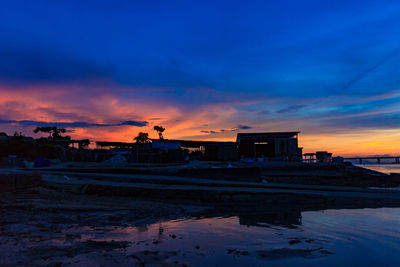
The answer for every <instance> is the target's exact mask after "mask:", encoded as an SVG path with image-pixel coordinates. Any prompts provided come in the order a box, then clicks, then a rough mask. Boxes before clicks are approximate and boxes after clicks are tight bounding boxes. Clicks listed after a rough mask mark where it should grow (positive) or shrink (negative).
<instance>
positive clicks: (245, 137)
mask: <svg viewBox="0 0 400 267" xmlns="http://www.w3.org/2000/svg"><path fill="white" fill-rule="evenodd" d="M299 133H300V131H298V132H264V133H238V134H237V139H236V140H237V141H239V140H253V139H266V138H292V137H295V136H297V135H298V134H299Z"/></svg>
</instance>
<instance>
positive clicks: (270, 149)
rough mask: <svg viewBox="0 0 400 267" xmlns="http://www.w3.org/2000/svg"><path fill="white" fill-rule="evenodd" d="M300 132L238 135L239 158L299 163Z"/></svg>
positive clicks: (300, 154) (300, 152)
mask: <svg viewBox="0 0 400 267" xmlns="http://www.w3.org/2000/svg"><path fill="white" fill-rule="evenodd" d="M299 133H300V132H272V133H238V135H237V144H238V147H239V156H240V158H266V159H268V160H290V161H299V160H301V158H302V148H299V146H298V134H299Z"/></svg>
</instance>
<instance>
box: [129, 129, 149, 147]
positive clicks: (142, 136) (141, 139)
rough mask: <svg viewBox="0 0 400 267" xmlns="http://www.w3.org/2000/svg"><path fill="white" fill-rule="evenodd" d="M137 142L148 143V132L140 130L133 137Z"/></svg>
mask: <svg viewBox="0 0 400 267" xmlns="http://www.w3.org/2000/svg"><path fill="white" fill-rule="evenodd" d="M133 140H135V141H136V143H138V144H144V143H150V138H149V134H148V133H144V132H140V133H138V135H137V136H136V137H135V138H133Z"/></svg>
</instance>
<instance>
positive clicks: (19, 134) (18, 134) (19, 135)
mask: <svg viewBox="0 0 400 267" xmlns="http://www.w3.org/2000/svg"><path fill="white" fill-rule="evenodd" d="M14 137H24V135H23V134H22V133H21V132H19V133H18V132H17V131H15V132H14Z"/></svg>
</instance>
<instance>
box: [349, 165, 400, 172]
mask: <svg viewBox="0 0 400 267" xmlns="http://www.w3.org/2000/svg"><path fill="white" fill-rule="evenodd" d="M355 165H357V166H360V167H364V168H367V169H371V170H375V171H379V172H383V173H387V174H390V173H391V172H395V173H400V164H362V165H360V164H355Z"/></svg>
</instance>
